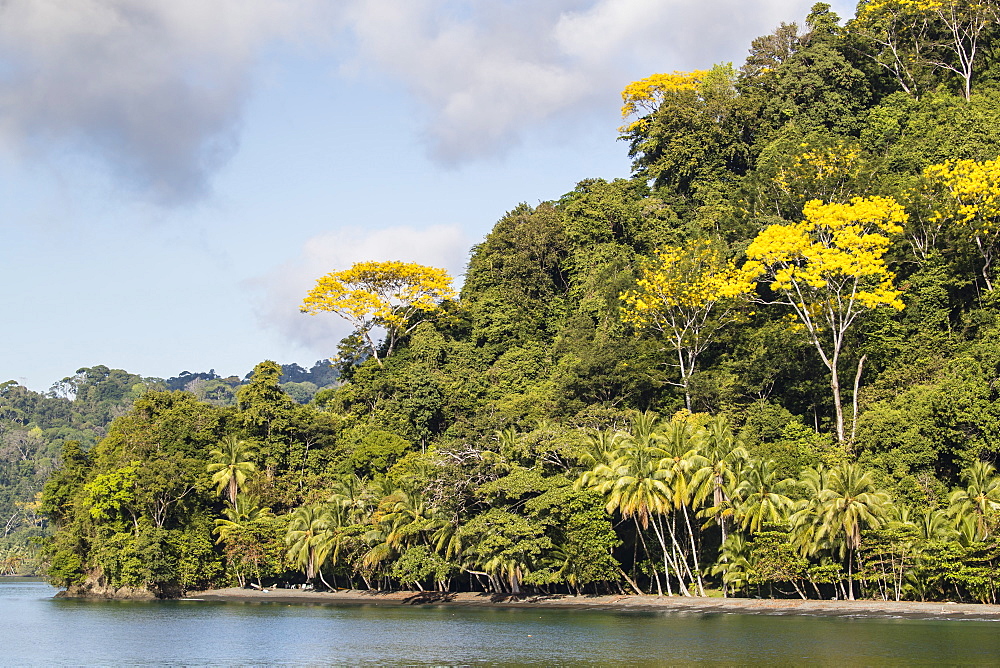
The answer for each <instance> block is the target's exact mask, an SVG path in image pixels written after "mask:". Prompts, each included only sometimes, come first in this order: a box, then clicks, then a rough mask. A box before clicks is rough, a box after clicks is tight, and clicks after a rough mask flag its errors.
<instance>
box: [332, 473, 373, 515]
mask: <svg viewBox="0 0 1000 668" xmlns="http://www.w3.org/2000/svg"><path fill="white" fill-rule="evenodd" d="M367 484H368V479H367V478H362V477H361V476H359V475H358V474H356V473H350V474H347V475H343V476H340V477H339V478H337V479H336V480H335V481H334V482H333V485H332V486H331V489H332V493H331V494H330V498H329V501H330V503H332V504H333V506H334V508H335V509H336V512H337V513H338V514H340V515H342V516H343V517H342V518H340V519H339V522H338V523H339V524H340V525H348V524H358V523H361V522H363V521H364V519H365V516H366V514H367V513H366V511H367V509H368V498H367V496H366V493H365V488H366V485H367Z"/></svg>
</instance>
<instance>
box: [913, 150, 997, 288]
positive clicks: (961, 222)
mask: <svg viewBox="0 0 1000 668" xmlns="http://www.w3.org/2000/svg"><path fill="white" fill-rule="evenodd" d="M924 178H925V179H927V180H928V181H930V183H931V185H932V187H933V186H936V189H937V190H939V191H940V194H941V197H940V199H939V200H938V203H939V205H940V206H939V207H937V208H936V209H935V211H934V213H933V215H931V217H930V221H931V223H936V224H939V225H941V224H946V223H949V222H950V223H954V224H955V225H956V226H957V227H958V229H959V231H960V232H961V233H962V234H963V235H964V236H965V237H966V238H967V239H970V240H971V241H972V242H973V243H974V244H975V246H976V248H977V250H978V251H979V254H980V255H981V256H982V258H983V264H982V275H983V281H984V282H985V283H986V289H987V290H992V289H993V281H992V280H991V279H990V274H991V273H992V268H993V262H994V260H996V256H997V249H998V246H1000V159H998V160H986V161H984V162H977V161H975V160H948V161H947V162H944V163H941V164H940V165H931V166H930V167H928V168H927V169H925V170H924Z"/></svg>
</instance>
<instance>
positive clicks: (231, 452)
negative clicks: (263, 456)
mask: <svg viewBox="0 0 1000 668" xmlns="http://www.w3.org/2000/svg"><path fill="white" fill-rule="evenodd" d="M219 445H220V447H218V448H216V449H215V450H212V451H211V452H210V453H208V454H209V456H210V457H211V458H212V462H211V463H210V464H209V465H208V472H209V473H211V474H212V482H214V483H215V484H216V485H217V486H218V489H217V492H218V493H219V494H222V492H223V491H226V492H227V495H228V496H229V503H231V504H232V505H234V506H235V505H236V496H237V495H238V494H239V491H240V488H241V487H242V486H243V483H245V482H246V480H247V478H248V477H249V476H251V475H253V474H254V473H256V472H257V465H256V464H254V463H253V461H252V459H253V457H254V455H256V454H257V453H256V452H254V451H253V450H252V449H251V448H250V444H249V443H247V442H246V441H241V440H239V439H238V438H236V437H235V436H233V435H232V434H230V435H229V436H226V437H224V438H223V439H222V442H221V443H220V444H219Z"/></svg>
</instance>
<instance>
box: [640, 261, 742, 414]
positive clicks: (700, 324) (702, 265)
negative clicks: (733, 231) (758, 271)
mask: <svg viewBox="0 0 1000 668" xmlns="http://www.w3.org/2000/svg"><path fill="white" fill-rule="evenodd" d="M747 291H748V286H746V285H744V283H743V282H741V281H740V274H739V272H737V270H736V267H735V265H734V264H733V263H732V262H731V261H727V260H726V259H725V258H724V257H723V256H722V253H720V252H719V250H718V249H717V248H714V247H713V245H712V244H711V242H708V241H695V242H692V243H690V244H689V245H688V246H687V247H685V248H680V247H669V246H668V247H666V248H663V249H661V250H660V251H658V252H657V253H656V257H655V259H654V260H653V261H652V262H650V263H649V264H647V265H646V266H645V267H644V268H643V270H642V276H641V277H640V278H639V281H638V287H637V289H635V290H629V291H627V292H625V293H623V294H622V296H621V299H622V302H624V304H625V308H624V311H623V313H622V316H623V318H624V319H625V320H627V321H629V322H632V323H633V324H636V325H639V326H647V327H651V328H653V329H655V330H657V331H659V332H661V333H662V334H663V335H664V336H665V337H666V339H667V344H668V345H669V346H670V348H671V349H672V350H673V353H674V356H675V359H676V366H677V369H678V372H679V375H680V378H679V380H678V381H674V382H673V384H674V385H676V386H678V387H680V388H682V389H683V391H684V403H685V405H686V407H687V409H688V410H689V411H690V410H693V408H692V404H691V376H692V375H693V374H694V373H695V371H696V370H697V364H698V357H699V356H700V355H701V353H703V352H704V351H705V349H706V348H707V347H708V346H709V344H711V343H712V341H713V339H714V338H715V336H716V335H717V333H718V332H719V330H720V329H721V328H722V327H724V326H725V325H726V324H728V323H730V322H731V321H732V320H733V318H734V316H735V314H736V310H737V307H738V306H739V304H740V301H739V300H738V299H737V297H738V296H739V295H740V294H743V293H746V292H747Z"/></svg>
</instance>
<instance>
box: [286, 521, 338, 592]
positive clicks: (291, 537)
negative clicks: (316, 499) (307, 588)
mask: <svg viewBox="0 0 1000 668" xmlns="http://www.w3.org/2000/svg"><path fill="white" fill-rule="evenodd" d="M334 526H335V521H334V518H333V515H332V514H331V513H330V511H329V510H328V509H326V508H324V507H323V506H322V505H320V504H318V503H314V504H310V505H306V506H300V507H299V508H296V509H295V512H293V513H292V518H291V522H289V524H288V532H287V533H286V534H285V544H286V545H288V559H289V560H290V561H291V562H292V563H293V564H294V565H295V566H296V567H298V568H301V569H302V571H303V572H304V573H305V576H306V580H307V581H311V580H313V579H315V577H316V574H317V573H318V572H319V571H320V569H322V567H323V563H324V562H325V561H326V556H327V555H328V554H329V540H330V538H331V535H330V530H331V529H332V528H334ZM320 579H322V576H321V578H320ZM323 583H324V584H326V581H325V580H323ZM327 586H329V585H327Z"/></svg>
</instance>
